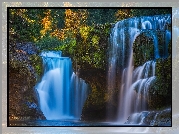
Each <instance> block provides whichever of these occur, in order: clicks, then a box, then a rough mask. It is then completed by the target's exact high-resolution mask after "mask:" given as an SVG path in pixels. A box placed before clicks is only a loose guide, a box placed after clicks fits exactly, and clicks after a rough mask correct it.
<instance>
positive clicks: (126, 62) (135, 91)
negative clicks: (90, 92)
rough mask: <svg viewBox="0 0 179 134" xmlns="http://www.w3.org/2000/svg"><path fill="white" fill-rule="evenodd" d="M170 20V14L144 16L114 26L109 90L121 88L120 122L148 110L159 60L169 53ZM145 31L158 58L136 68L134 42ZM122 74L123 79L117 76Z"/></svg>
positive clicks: (109, 65) (110, 49)
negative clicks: (162, 47) (161, 41)
mask: <svg viewBox="0 0 179 134" xmlns="http://www.w3.org/2000/svg"><path fill="white" fill-rule="evenodd" d="M168 24H171V16H170V15H158V16H144V17H138V18H137V17H134V18H130V19H126V20H122V21H119V22H117V23H116V24H115V26H114V28H113V29H112V32H111V34H110V46H109V60H108V92H109V94H111V92H113V91H114V90H115V88H116V87H117V88H118V90H119V97H118V98H119V103H118V115H117V122H122V123H124V122H125V121H126V120H127V118H128V117H129V115H131V114H132V113H134V112H141V111H144V110H147V101H148V99H149V98H148V97H149V96H148V90H149V88H150V86H151V84H152V83H153V81H154V80H155V60H156V59H158V58H160V57H162V56H168V51H167V50H168V43H169V40H170V39H171V33H170V31H169V29H168V27H167V25H168ZM158 31H161V32H162V33H164V35H165V36H162V39H163V40H164V42H165V43H164V44H162V45H164V47H165V48H164V49H165V51H164V54H163V55H160V52H159V47H158V45H159V44H158V43H159V41H158V37H157V32H158ZM142 33H146V34H147V36H150V37H151V38H152V39H153V45H154V59H153V60H151V61H147V62H146V63H144V64H143V65H141V66H139V67H137V68H134V65H133V64H134V63H133V43H134V41H135V39H136V38H137V36H139V35H140V34H142ZM118 75H120V79H117V76H118ZM116 81H117V82H118V83H120V86H118V84H117V82H116ZM108 112H109V113H110V112H111V111H110V110H109V111H108Z"/></svg>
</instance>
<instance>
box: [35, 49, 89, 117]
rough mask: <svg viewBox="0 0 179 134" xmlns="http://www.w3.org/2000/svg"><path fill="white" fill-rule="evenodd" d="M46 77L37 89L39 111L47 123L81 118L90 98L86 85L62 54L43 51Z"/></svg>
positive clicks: (68, 59)
mask: <svg viewBox="0 0 179 134" xmlns="http://www.w3.org/2000/svg"><path fill="white" fill-rule="evenodd" d="M41 56H42V59H43V64H44V69H45V71H44V76H43V77H42V80H41V82H40V83H38V84H37V86H36V89H37V91H38V94H39V100H40V108H41V110H42V112H43V113H44V115H45V117H46V118H47V119H48V120H56V119H74V118H75V119H79V118H80V115H81V112H82V107H83V105H84V102H85V100H86V98H87V95H88V94H87V93H88V92H87V84H86V83H85V81H84V80H82V79H80V78H79V77H78V76H77V75H76V74H75V73H74V72H73V70H72V63H71V59H70V58H68V57H61V52H43V53H42V54H41Z"/></svg>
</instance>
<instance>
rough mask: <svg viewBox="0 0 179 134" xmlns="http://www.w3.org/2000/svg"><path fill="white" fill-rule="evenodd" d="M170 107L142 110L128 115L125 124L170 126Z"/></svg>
mask: <svg viewBox="0 0 179 134" xmlns="http://www.w3.org/2000/svg"><path fill="white" fill-rule="evenodd" d="M171 119H172V117H171V109H170V108H169V109H165V110H162V111H143V112H141V113H134V114H132V115H131V116H129V118H128V120H127V121H126V122H125V124H140V125H144V126H145V125H146V126H171Z"/></svg>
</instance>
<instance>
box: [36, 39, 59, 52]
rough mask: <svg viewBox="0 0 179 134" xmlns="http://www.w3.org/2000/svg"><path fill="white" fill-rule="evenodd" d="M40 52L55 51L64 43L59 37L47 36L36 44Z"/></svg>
mask: <svg viewBox="0 0 179 134" xmlns="http://www.w3.org/2000/svg"><path fill="white" fill-rule="evenodd" d="M36 45H37V47H38V48H39V50H40V51H45V50H54V49H56V48H58V47H59V46H61V45H62V42H61V41H60V40H59V39H58V38H57V37H52V36H45V37H43V38H41V39H40V40H39V41H38V42H36Z"/></svg>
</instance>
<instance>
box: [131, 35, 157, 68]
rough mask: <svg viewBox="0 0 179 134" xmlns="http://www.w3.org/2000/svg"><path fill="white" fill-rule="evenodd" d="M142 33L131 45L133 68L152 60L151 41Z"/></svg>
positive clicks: (152, 49)
mask: <svg viewBox="0 0 179 134" xmlns="http://www.w3.org/2000/svg"><path fill="white" fill-rule="evenodd" d="M145 34H146V33H143V34H141V35H139V36H138V37H137V38H136V40H135V42H134V44H133V57H134V66H135V67H137V66H141V65H143V64H144V63H145V62H146V61H148V60H153V59H154V44H153V39H151V38H149V37H147V36H146V35H145Z"/></svg>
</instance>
